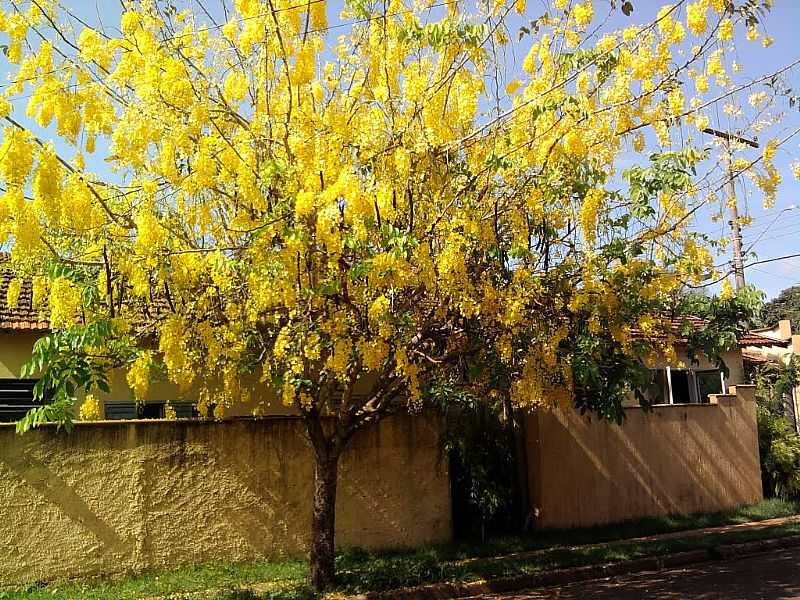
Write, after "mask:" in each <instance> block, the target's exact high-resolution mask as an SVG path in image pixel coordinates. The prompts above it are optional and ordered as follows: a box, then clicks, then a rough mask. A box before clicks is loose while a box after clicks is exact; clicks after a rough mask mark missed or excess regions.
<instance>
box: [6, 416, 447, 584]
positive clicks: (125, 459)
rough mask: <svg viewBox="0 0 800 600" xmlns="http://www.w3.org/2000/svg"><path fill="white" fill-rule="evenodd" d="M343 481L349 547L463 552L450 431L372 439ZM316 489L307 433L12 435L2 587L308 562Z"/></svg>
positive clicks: (270, 428) (400, 426)
mask: <svg viewBox="0 0 800 600" xmlns="http://www.w3.org/2000/svg"><path fill="white" fill-rule="evenodd" d="M339 481H340V484H339V502H338V506H337V514H336V519H337V522H336V524H337V533H338V542H339V544H340V545H344V546H363V547H370V548H375V547H399V546H417V545H421V544H429V543H434V542H443V541H446V540H448V539H450V535H451V526H450V488H449V476H448V470H447V461H446V460H445V459H444V457H443V456H442V455H441V454H440V446H439V425H438V421H434V420H428V419H426V418H422V417H418V418H412V417H393V418H391V419H388V420H386V421H384V422H383V423H381V424H380V425H378V426H375V427H372V428H370V429H368V430H365V431H364V432H361V433H360V434H359V435H357V436H356V437H355V438H354V439H353V440H352V443H351V446H350V448H349V449H348V451H347V452H346V454H345V455H344V456H343V458H342V463H341V467H340V479H339ZM311 486H312V457H311V451H310V449H309V447H308V446H307V443H306V441H305V438H304V435H303V424H302V423H301V422H300V421H299V420H297V419H269V420H233V421H226V422H198V421H135V422H131V421H125V422H96V423H86V424H78V425H77V426H76V428H75V430H74V431H73V432H72V433H71V434H64V433H60V434H59V433H56V431H55V429H54V428H52V427H46V428H43V429H40V430H34V431H32V432H30V433H28V434H26V435H24V436H18V435H16V434H15V433H14V429H13V426H7V425H5V426H3V425H0V515H2V518H0V540H2V546H0V549H1V550H0V552H2V558H3V560H0V583H18V582H29V581H37V580H51V579H54V578H62V577H75V576H86V575H93V574H99V573H115V572H121V571H131V570H140V569H145V568H154V567H163V566H168V565H177V564H180V563H190V562H198V561H210V560H225V561H242V560H249V559H256V558H259V557H264V556H272V555H279V554H284V553H293V552H298V551H303V550H304V549H305V548H306V547H307V541H308V532H309V522H310V511H311V496H312V487H311ZM412 486H413V489H412Z"/></svg>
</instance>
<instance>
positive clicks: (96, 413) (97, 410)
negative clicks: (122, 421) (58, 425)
mask: <svg viewBox="0 0 800 600" xmlns="http://www.w3.org/2000/svg"><path fill="white" fill-rule="evenodd" d="M78 417H79V418H80V420H81V421H99V420H100V419H102V418H103V409H102V407H101V406H100V402H99V400H98V399H97V398H95V397H94V396H93V395H92V394H86V398H84V400H83V402H82V403H81V407H80V410H79V411H78Z"/></svg>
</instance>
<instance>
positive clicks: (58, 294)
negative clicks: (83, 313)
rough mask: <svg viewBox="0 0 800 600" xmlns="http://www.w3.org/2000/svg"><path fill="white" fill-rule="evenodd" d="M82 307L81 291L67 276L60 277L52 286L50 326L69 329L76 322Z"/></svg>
mask: <svg viewBox="0 0 800 600" xmlns="http://www.w3.org/2000/svg"><path fill="white" fill-rule="evenodd" d="M79 308H80V291H79V290H78V289H77V288H76V287H75V286H74V285H73V284H72V282H71V281H70V280H69V279H67V278H66V277H58V278H57V279H56V280H55V281H53V283H52V285H51V286H50V326H51V327H52V328H53V329H68V328H70V327H72V326H73V325H74V324H75V319H76V318H77V316H78V309H79Z"/></svg>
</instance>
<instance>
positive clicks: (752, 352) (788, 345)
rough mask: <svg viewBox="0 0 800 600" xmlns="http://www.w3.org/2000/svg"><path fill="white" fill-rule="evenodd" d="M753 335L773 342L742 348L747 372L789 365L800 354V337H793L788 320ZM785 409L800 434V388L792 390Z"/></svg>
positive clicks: (759, 330) (786, 400)
mask: <svg viewBox="0 0 800 600" xmlns="http://www.w3.org/2000/svg"><path fill="white" fill-rule="evenodd" d="M752 333H753V334H755V335H758V336H760V337H763V338H767V339H771V340H773V342H772V343H771V344H769V345H766V344H764V345H750V346H744V347H743V348H742V361H743V363H744V366H745V371H752V370H753V369H754V368H756V367H758V366H760V365H763V364H765V363H773V364H777V365H788V364H789V361H790V360H791V359H792V357H793V356H794V355H796V354H800V335H792V323H791V321H789V320H788V319H784V320H781V321H778V323H777V324H776V325H774V326H772V327H764V328H761V329H756V330H754V331H753V332H752ZM784 407H785V411H786V416H787V417H788V418H789V421H790V422H791V423H792V425H793V426H794V428H795V431H797V432H798V433H800V386H798V387H796V388H794V389H792V391H791V393H790V394H789V395H788V396H787V397H786V398H785V404H784Z"/></svg>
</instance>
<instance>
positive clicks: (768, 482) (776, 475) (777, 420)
mask: <svg viewBox="0 0 800 600" xmlns="http://www.w3.org/2000/svg"><path fill="white" fill-rule="evenodd" d="M753 381H754V382H755V384H756V399H757V401H758V446H759V451H760V453H761V478H762V482H763V485H764V490H765V491H766V492H767V493H768V494H770V495H774V496H777V497H781V498H800V436H798V435H797V432H796V431H795V430H794V428H793V427H792V425H791V424H790V423H789V420H788V419H787V417H786V402H787V398H790V397H791V391H792V389H793V388H794V387H795V386H797V384H798V382H800V361H799V360H798V359H797V357H794V356H793V357H792V360H791V362H790V363H789V364H788V365H779V364H775V363H768V364H766V365H763V366H760V367H757V368H756V370H755V372H754V373H753Z"/></svg>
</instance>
